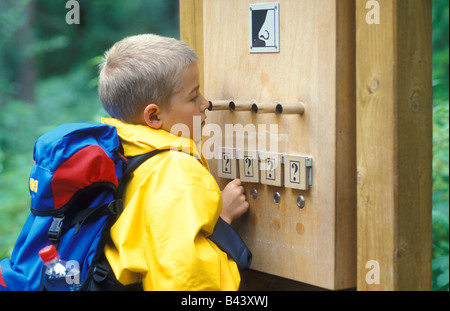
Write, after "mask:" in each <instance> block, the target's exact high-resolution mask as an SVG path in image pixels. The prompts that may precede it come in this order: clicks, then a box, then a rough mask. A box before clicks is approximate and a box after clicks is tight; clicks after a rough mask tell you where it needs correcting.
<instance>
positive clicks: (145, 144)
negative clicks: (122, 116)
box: [102, 119, 240, 290]
mask: <svg viewBox="0 0 450 311" xmlns="http://www.w3.org/2000/svg"><path fill="white" fill-rule="evenodd" d="M102 122H103V123H106V124H110V125H113V126H115V127H116V128H117V132H118V134H119V136H120V138H121V140H122V145H123V147H124V152H125V156H127V157H128V156H136V155H140V154H143V153H147V152H150V151H152V150H154V149H166V148H172V149H174V148H175V149H177V148H178V149H180V148H183V150H186V147H187V148H189V149H190V153H191V154H192V155H194V156H190V155H188V154H185V153H184V152H177V151H168V152H163V153H161V154H158V155H156V156H154V157H153V158H151V159H150V160H148V161H146V162H145V163H144V164H142V165H141V166H140V167H139V168H137V169H136V171H135V172H134V175H133V177H132V179H131V180H130V182H129V183H128V185H127V187H126V189H125V194H124V211H123V213H122V214H121V215H120V217H119V219H118V221H117V222H116V223H115V224H114V226H113V227H112V229H111V238H112V243H109V244H108V245H107V246H106V248H105V254H106V257H107V259H108V261H109V263H110V265H111V268H112V270H113V271H114V274H115V276H116V278H117V279H118V280H119V281H120V282H121V283H122V284H125V285H127V284H132V283H136V282H142V284H143V288H144V290H237V289H238V287H239V283H240V275H239V271H238V268H237V265H236V263H235V262H234V261H233V260H232V259H231V258H229V257H228V255H227V254H226V253H224V252H223V251H221V250H220V249H219V248H218V247H217V245H215V244H214V243H213V242H212V241H210V240H209V239H207V237H208V236H209V235H210V234H212V232H213V230H214V227H215V224H216V222H217V219H218V217H219V215H220V213H221V211H222V196H221V192H220V189H219V187H218V185H217V183H216V181H215V180H214V178H213V176H212V175H211V174H210V172H209V167H208V163H207V162H206V160H205V159H204V157H203V155H202V154H201V151H200V152H198V150H197V149H196V148H195V147H193V146H194V144H193V141H192V140H190V139H186V138H180V137H178V136H175V135H172V134H170V133H168V132H167V131H164V130H155V129H152V128H150V127H148V126H144V125H131V124H126V123H122V122H120V121H118V120H116V119H102ZM189 149H188V150H189Z"/></svg>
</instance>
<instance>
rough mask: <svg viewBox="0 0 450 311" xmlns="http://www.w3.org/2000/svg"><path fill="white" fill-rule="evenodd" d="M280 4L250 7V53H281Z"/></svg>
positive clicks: (252, 5)
mask: <svg viewBox="0 0 450 311" xmlns="http://www.w3.org/2000/svg"><path fill="white" fill-rule="evenodd" d="M279 13H280V9H279V3H262V4H250V5H249V23H248V24H249V35H248V40H249V50H250V53H278V52H280V26H279V15H280V14H279Z"/></svg>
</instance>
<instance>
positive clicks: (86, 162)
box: [0, 123, 167, 291]
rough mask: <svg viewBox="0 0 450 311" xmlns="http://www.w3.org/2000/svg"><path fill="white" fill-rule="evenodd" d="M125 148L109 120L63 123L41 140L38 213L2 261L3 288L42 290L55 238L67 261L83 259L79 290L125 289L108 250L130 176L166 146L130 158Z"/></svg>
mask: <svg viewBox="0 0 450 311" xmlns="http://www.w3.org/2000/svg"><path fill="white" fill-rule="evenodd" d="M121 151H122V148H121V144H120V140H119V137H118V135H117V132H116V128H115V127H113V126H110V125H106V124H97V123H71V124H64V125H61V126H58V127H56V128H54V129H53V130H50V131H49V132H47V133H46V134H44V135H42V136H41V137H40V138H39V139H38V140H37V141H36V143H35V146H34V151H33V158H34V160H35V163H34V165H33V167H32V169H31V173H30V179H29V186H30V187H29V191H30V195H31V213H30V215H29V217H28V219H27V221H26V223H25V225H24V227H23V229H22V231H21V233H20V235H19V237H18V239H17V241H16V244H15V246H14V249H13V252H12V256H11V259H8V258H7V259H3V260H2V261H1V262H0V290H14V291H17V290H43V289H44V287H43V275H44V273H43V272H44V266H43V262H42V261H41V259H40V257H39V255H38V252H39V250H41V249H42V248H44V247H45V246H48V245H50V244H53V245H55V246H56V248H57V249H58V253H59V255H60V256H61V259H64V260H66V261H69V260H70V261H71V262H73V261H75V262H76V263H78V265H79V269H80V278H81V288H80V290H95V289H108V288H110V289H111V288H112V289H125V286H122V285H121V284H120V283H118V282H117V281H115V282H114V280H112V283H111V275H112V273H108V272H109V268H108V266H107V261H106V265H105V258H104V255H103V249H104V247H105V245H106V243H107V241H108V239H109V231H110V228H111V226H112V225H113V224H114V222H115V221H116V219H117V217H118V216H119V215H120V213H121V212H122V209H123V206H122V200H121V197H122V192H123V190H122V189H123V184H124V183H125V179H126V178H127V176H129V175H130V173H131V172H132V171H133V170H134V169H136V168H137V167H138V166H139V165H140V164H141V163H143V162H144V161H145V160H147V159H149V158H150V157H152V156H153V155H155V154H158V153H160V152H163V151H167V150H155V151H153V152H151V153H148V154H145V155H142V156H139V157H136V158H133V159H130V160H128V159H126V158H125V157H124V156H123V155H122V152H121ZM106 280H108V281H109V284H106V283H104V282H105V281H106ZM111 286H112V287H111ZM122 287H123V288H122Z"/></svg>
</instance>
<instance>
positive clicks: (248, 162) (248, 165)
mask: <svg viewBox="0 0 450 311" xmlns="http://www.w3.org/2000/svg"><path fill="white" fill-rule="evenodd" d="M244 175H245V177H253V158H252V157H249V156H244Z"/></svg>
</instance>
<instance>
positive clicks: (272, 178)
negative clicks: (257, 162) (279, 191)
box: [260, 151, 284, 187]
mask: <svg viewBox="0 0 450 311" xmlns="http://www.w3.org/2000/svg"><path fill="white" fill-rule="evenodd" d="M260 157H261V168H260V170H261V183H262V184H265V185H271V186H276V187H283V182H284V180H283V173H284V171H283V169H282V162H281V154H279V153H274V152H266V151H261V152H260Z"/></svg>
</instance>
